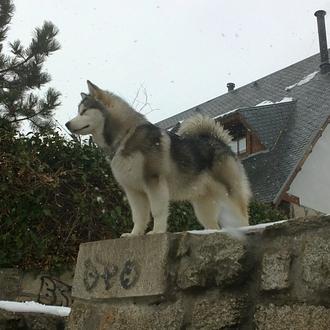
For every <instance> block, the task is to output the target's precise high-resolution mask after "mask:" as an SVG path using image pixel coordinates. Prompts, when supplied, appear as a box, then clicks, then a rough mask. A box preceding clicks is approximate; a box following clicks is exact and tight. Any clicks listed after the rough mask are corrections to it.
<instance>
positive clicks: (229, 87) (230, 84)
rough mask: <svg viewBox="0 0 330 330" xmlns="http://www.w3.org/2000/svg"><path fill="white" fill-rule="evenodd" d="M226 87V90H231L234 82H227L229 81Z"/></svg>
mask: <svg viewBox="0 0 330 330" xmlns="http://www.w3.org/2000/svg"><path fill="white" fill-rule="evenodd" d="M227 88H228V92H230V91H233V90H234V88H235V84H234V83H232V82H229V83H228V84H227Z"/></svg>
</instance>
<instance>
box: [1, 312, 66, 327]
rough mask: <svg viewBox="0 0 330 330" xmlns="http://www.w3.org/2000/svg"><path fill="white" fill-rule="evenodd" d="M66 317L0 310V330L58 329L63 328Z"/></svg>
mask: <svg viewBox="0 0 330 330" xmlns="http://www.w3.org/2000/svg"><path fill="white" fill-rule="evenodd" d="M66 319H67V318H66V317H60V316H54V315H46V314H38V313H12V312H7V311H4V310H0V330H17V329H29V330H45V329H47V330H59V329H64V328H65V324H66Z"/></svg>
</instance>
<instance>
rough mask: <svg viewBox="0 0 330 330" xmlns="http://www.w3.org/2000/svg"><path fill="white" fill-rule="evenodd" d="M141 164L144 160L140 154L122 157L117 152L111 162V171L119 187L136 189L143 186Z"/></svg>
mask: <svg viewBox="0 0 330 330" xmlns="http://www.w3.org/2000/svg"><path fill="white" fill-rule="evenodd" d="M143 164H144V159H143V155H142V154H141V153H139V152H136V153H134V154H132V155H129V156H122V154H121V152H119V153H117V154H116V155H115V156H114V157H113V159H112V161H111V169H112V173H113V175H114V177H115V179H116V180H117V182H118V183H119V184H120V185H121V186H123V187H130V188H134V189H138V188H141V185H143Z"/></svg>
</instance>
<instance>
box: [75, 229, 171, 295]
mask: <svg viewBox="0 0 330 330" xmlns="http://www.w3.org/2000/svg"><path fill="white" fill-rule="evenodd" d="M169 242H170V239H169V234H157V235H145V236H138V237H131V238H120V239H114V240H106V241H99V242H91V243H85V244H81V245H80V249H79V255H78V260H77V266H76V271H75V276H74V283H73V291H72V295H73V296H74V297H79V298H84V299H91V298H97V299H102V298H119V297H136V296H150V295H159V294H163V293H164V292H165V291H166V288H167V273H168V271H167V262H168V260H167V257H168V252H169V245H170V244H169Z"/></svg>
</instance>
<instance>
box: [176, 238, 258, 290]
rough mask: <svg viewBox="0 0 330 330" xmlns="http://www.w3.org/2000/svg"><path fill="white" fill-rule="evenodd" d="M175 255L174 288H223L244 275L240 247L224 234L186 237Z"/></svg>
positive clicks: (243, 250)
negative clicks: (176, 261)
mask: <svg viewBox="0 0 330 330" xmlns="http://www.w3.org/2000/svg"><path fill="white" fill-rule="evenodd" d="M178 255H179V256H180V257H181V260H180V264H179V268H178V275H177V285H178V286H179V287H180V288H181V289H187V288H190V287H194V286H201V287H205V286H214V285H216V286H226V285H228V284H232V283H235V282H236V281H238V280H242V279H243V278H244V277H245V275H246V274H247V270H246V264H247V263H246V261H247V250H246V247H245V246H244V243H243V242H242V241H239V240H237V239H234V238H232V237H230V236H228V235H226V234H224V233H214V234H209V235H195V234H186V236H185V237H184V238H183V239H182V241H181V244H180V246H179V249H178ZM250 266H252V265H250Z"/></svg>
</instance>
